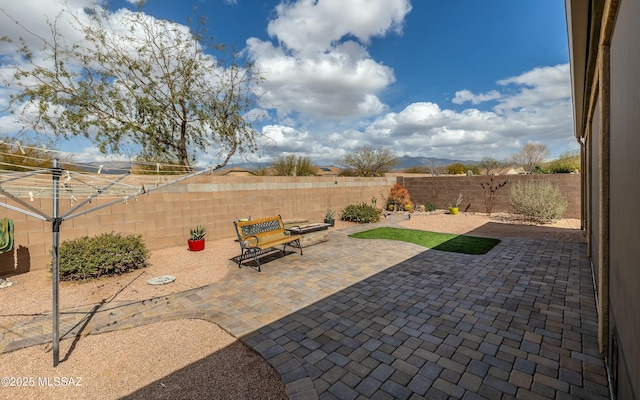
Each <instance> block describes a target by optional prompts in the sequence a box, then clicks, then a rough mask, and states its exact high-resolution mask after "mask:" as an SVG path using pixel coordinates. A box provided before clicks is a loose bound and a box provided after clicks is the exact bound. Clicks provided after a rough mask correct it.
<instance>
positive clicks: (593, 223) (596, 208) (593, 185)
mask: <svg viewBox="0 0 640 400" xmlns="http://www.w3.org/2000/svg"><path fill="white" fill-rule="evenodd" d="M599 107H600V106H599V103H598V102H596V107H595V109H596V112H595V114H594V116H593V122H592V123H591V126H590V130H589V137H588V138H587V146H588V147H589V156H590V158H589V165H592V166H595V168H593V169H592V171H591V173H590V174H589V178H588V179H589V188H590V189H589V198H590V199H591V201H590V206H591V209H590V215H592V216H595V218H591V219H590V220H589V231H588V236H589V247H590V248H591V265H592V268H593V269H594V274H593V276H594V279H595V280H596V288H597V287H598V285H597V284H598V276H599V267H598V260H599V253H598V232H600V221H599V219H598V218H597V216H598V215H600V201H599V200H600V198H599V195H598V193H599V192H600V176H599V175H598V165H599V164H600V158H599V157H600V146H599V143H600V111H599V110H600V108H599Z"/></svg>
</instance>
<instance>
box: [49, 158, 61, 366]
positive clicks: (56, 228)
mask: <svg viewBox="0 0 640 400" xmlns="http://www.w3.org/2000/svg"><path fill="white" fill-rule="evenodd" d="M60 175H62V170H61V169H60V168H58V160H57V159H54V160H53V173H52V176H53V196H52V197H53V229H52V231H53V240H52V242H53V243H52V249H51V254H52V260H51V270H52V271H51V272H52V278H53V279H52V281H53V366H54V367H57V366H58V363H59V362H60V346H59V342H60V337H59V304H58V283H59V276H58V243H59V241H60V237H59V236H60V223H61V222H62V220H61V219H60V218H59V217H58V213H59V205H60V204H59V203H60V201H59V200H60V199H59V197H58V184H59V183H60Z"/></svg>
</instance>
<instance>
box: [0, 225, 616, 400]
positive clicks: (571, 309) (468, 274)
mask: <svg viewBox="0 0 640 400" xmlns="http://www.w3.org/2000/svg"><path fill="white" fill-rule="evenodd" d="M394 222H395V221H394V220H393V219H389V220H387V221H384V222H383V224H393V223H394ZM367 228H368V226H356V227H352V228H349V229H344V230H338V231H332V232H331V234H330V238H329V241H328V242H326V243H322V244H318V245H314V246H311V247H308V248H305V252H304V256H299V255H297V254H289V255H286V256H285V257H273V258H271V259H270V260H265V262H263V268H262V272H261V273H258V272H257V271H255V270H252V269H251V268H242V269H237V268H232V269H231V270H230V272H229V274H228V275H227V276H226V277H225V278H224V279H223V280H221V281H219V282H215V283H213V284H211V285H208V286H206V287H202V288H198V289H193V290H189V291H186V292H183V293H177V294H174V295H170V296H163V297H162V298H156V299H149V300H145V301H139V302H132V303H115V302H114V303H108V304H105V305H103V306H102V307H101V308H99V309H95V308H91V307H82V308H79V309H76V310H64V311H63V312H62V314H61V330H60V332H61V335H63V336H64V337H71V336H74V335H76V334H78V333H80V332H82V334H87V333H91V332H106V331H110V330H117V329H122V328H125V327H132V326H140V325H144V324H148V323H152V322H158V321H166V320H173V319H178V318H202V319H206V320H209V321H211V322H214V323H216V324H218V325H220V326H221V327H222V328H224V329H225V330H227V331H228V332H230V333H231V334H232V335H234V336H235V337H237V338H239V339H240V340H242V341H243V342H244V343H246V344H247V345H248V346H250V347H252V348H253V349H254V350H256V351H257V352H258V353H259V354H261V355H262V356H263V357H264V358H265V359H266V360H267V361H268V362H269V363H270V364H271V365H272V366H273V367H274V368H275V369H276V371H278V373H279V374H280V375H281V376H282V378H283V381H284V382H285V384H286V386H287V390H288V393H289V396H290V398H292V399H313V398H327V399H328V398H338V399H357V398H361V399H376V398H380V399H383V398H389V399H393V398H395V399H418V398H427V399H437V398H444V399H448V398H460V399H481V398H485V399H501V398H518V399H544V398H548V399H553V398H594V397H595V398H608V393H609V392H608V387H607V380H606V372H605V368H604V362H603V358H602V356H601V355H600V354H599V353H598V348H597V332H596V325H597V324H596V321H597V317H596V307H595V302H594V293H593V285H592V283H591V272H590V267H589V261H588V258H587V257H586V244H585V243H576V242H562V241H557V240H534V239H513V238H508V239H502V242H501V243H500V244H499V245H498V246H496V247H495V248H494V249H493V250H491V251H490V252H489V253H487V254H485V255H481V256H469V255H462V254H454V253H446V252H441V251H435V250H426V249H424V248H421V247H419V246H416V245H412V244H409V243H402V242H391V241H375V242H374V241H368V240H359V239H351V238H348V237H347V234H348V233H350V232H351V231H354V230H363V229H367ZM50 326H51V316H44V317H38V318H35V319H32V320H29V321H22V322H20V323H17V324H15V325H14V326H13V327H11V328H10V329H8V330H5V331H3V332H0V351H10V350H14V349H18V348H21V347H25V346H30V345H34V344H39V343H46V342H50V340H51V328H50Z"/></svg>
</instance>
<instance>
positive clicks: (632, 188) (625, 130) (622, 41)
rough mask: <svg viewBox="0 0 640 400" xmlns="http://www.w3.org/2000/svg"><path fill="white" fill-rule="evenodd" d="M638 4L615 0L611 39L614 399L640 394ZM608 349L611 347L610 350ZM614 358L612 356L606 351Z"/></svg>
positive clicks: (611, 254) (639, 71)
mask: <svg viewBox="0 0 640 400" xmlns="http://www.w3.org/2000/svg"><path fill="white" fill-rule="evenodd" d="M639 19H640V4H639V2H638V1H630V0H624V1H620V8H619V10H618V13H617V19H616V23H615V29H614V32H613V38H612V40H611V73H610V77H609V79H610V84H611V89H610V93H611V106H610V110H611V111H610V113H611V114H610V115H611V116H610V121H611V122H610V129H611V139H610V148H611V157H610V158H611V165H610V171H611V172H610V187H611V189H610V190H611V192H610V210H609V216H610V228H609V231H610V251H609V253H610V255H609V257H610V259H609V263H610V264H609V294H610V299H609V330H610V332H609V341H610V343H611V342H612V341H613V340H614V339H613V335H617V338H616V340H617V345H618V350H619V354H618V357H617V369H618V371H617V377H618V382H617V383H618V384H617V387H618V389H619V398H621V399H627V398H634V396H633V394H634V393H635V398H637V397H638V396H639V395H640V340H639V339H640V336H639V332H640V311H639V310H638V305H639V304H640V297H639V296H638V294H639V293H640V261H639V260H640V246H638V239H639V238H640V215H639V214H638V213H636V212H629V210H632V209H633V207H634V205H635V204H638V201H639V200H640V184H639V183H638V175H637V171H640V154H639V152H640V132H639V130H638V127H640V113H639V112H638V106H640V52H639V51H638V49H640V29H638V21H639ZM609 350H610V352H611V350H613V349H612V346H610V348H609ZM609 358H610V359H613V354H610V357H609Z"/></svg>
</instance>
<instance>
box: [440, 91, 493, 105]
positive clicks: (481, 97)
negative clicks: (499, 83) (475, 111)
mask: <svg viewBox="0 0 640 400" xmlns="http://www.w3.org/2000/svg"><path fill="white" fill-rule="evenodd" d="M501 96H502V95H501V94H500V93H499V92H498V91H496V90H492V91H490V92H488V93H483V94H473V93H471V91H469V90H467V89H464V90H459V91H457V92H456V97H455V98H454V99H453V100H451V102H452V103H454V104H464V103H466V102H467V101H469V102H471V104H474V105H475V104H480V103H484V102H486V101H491V100H496V99H499V98H500V97H501Z"/></svg>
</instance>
